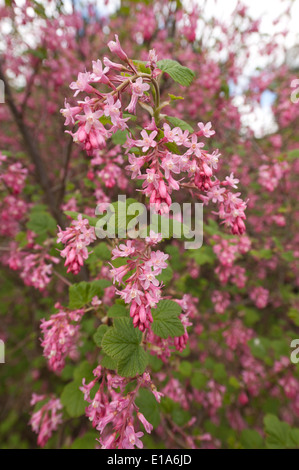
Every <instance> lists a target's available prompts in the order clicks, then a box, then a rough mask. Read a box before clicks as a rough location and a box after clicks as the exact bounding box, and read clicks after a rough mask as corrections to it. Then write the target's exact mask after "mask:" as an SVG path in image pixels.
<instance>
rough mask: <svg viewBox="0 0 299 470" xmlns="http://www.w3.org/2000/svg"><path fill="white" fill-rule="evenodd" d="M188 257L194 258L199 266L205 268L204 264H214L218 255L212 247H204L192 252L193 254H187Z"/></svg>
mask: <svg viewBox="0 0 299 470" xmlns="http://www.w3.org/2000/svg"><path fill="white" fill-rule="evenodd" d="M187 256H188V257H190V258H193V259H194V261H195V262H196V264H198V265H199V266H203V265H204V264H213V262H214V260H215V258H216V255H215V254H214V252H213V249H212V247H210V246H202V247H201V248H198V249H197V250H192V253H187Z"/></svg>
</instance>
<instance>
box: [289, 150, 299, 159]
mask: <svg viewBox="0 0 299 470" xmlns="http://www.w3.org/2000/svg"><path fill="white" fill-rule="evenodd" d="M297 158H299V149H293V150H290V151H289V152H288V154H287V159H288V160H296V159H297Z"/></svg>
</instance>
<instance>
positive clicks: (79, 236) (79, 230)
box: [57, 214, 96, 274]
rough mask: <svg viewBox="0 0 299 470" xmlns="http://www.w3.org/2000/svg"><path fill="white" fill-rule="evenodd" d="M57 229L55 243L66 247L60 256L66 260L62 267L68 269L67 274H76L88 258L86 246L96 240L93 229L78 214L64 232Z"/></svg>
mask: <svg viewBox="0 0 299 470" xmlns="http://www.w3.org/2000/svg"><path fill="white" fill-rule="evenodd" d="M58 229H59V232H58V239H57V242H58V243H60V242H61V243H63V244H65V245H66V246H65V248H64V249H63V250H62V251H61V252H60V255H61V256H62V258H65V259H66V260H65V263H64V265H65V266H67V267H68V269H67V272H68V273H69V272H72V273H73V274H78V273H79V272H80V270H81V268H82V266H83V264H84V260H86V259H87V258H88V250H87V246H88V245H90V244H91V243H92V242H93V241H94V240H95V239H96V236H95V231H94V228H93V227H90V225H89V222H88V220H87V219H83V218H82V215H81V214H80V215H78V218H77V220H74V221H73V222H72V225H71V227H68V228H67V229H66V230H61V228H60V227H58Z"/></svg>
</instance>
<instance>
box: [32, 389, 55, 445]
mask: <svg viewBox="0 0 299 470" xmlns="http://www.w3.org/2000/svg"><path fill="white" fill-rule="evenodd" d="M47 398H48V397H47V396H46V395H37V394H36V393H34V394H33V395H32V398H31V402H30V405H31V406H34V405H36V404H41V402H44V401H45V400H47ZM61 409H62V404H61V402H60V400H59V398H55V397H50V399H49V400H48V401H47V402H46V403H45V404H43V405H42V406H41V407H40V408H39V409H38V410H37V411H35V412H33V414H32V416H31V418H30V421H29V424H30V425H31V427H32V431H33V432H35V433H36V434H38V438H37V444H38V445H39V446H41V447H44V446H45V445H46V443H47V441H48V440H49V439H50V437H51V436H52V434H53V432H54V431H56V430H57V428H58V426H59V424H61V423H62V413H59V411H60V410H61Z"/></svg>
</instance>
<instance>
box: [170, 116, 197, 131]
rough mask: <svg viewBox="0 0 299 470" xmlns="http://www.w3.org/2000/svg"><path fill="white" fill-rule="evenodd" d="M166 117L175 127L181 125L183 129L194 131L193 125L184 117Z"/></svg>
mask: <svg viewBox="0 0 299 470" xmlns="http://www.w3.org/2000/svg"><path fill="white" fill-rule="evenodd" d="M165 119H167V121H169V122H170V124H172V125H173V126H174V127H180V128H181V129H182V130H183V131H189V132H191V133H193V132H194V130H193V127H192V126H190V124H188V122H186V121H183V120H182V119H179V118H176V117H173V116H165Z"/></svg>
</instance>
